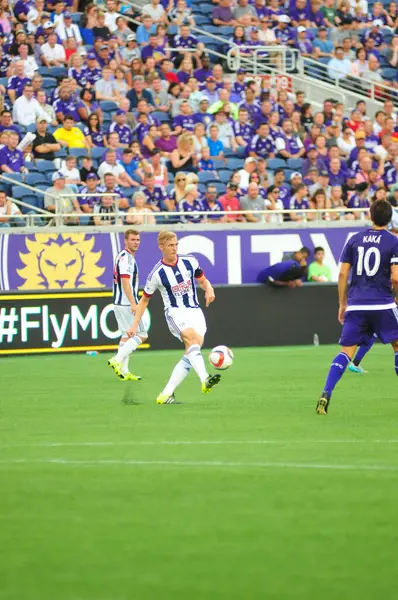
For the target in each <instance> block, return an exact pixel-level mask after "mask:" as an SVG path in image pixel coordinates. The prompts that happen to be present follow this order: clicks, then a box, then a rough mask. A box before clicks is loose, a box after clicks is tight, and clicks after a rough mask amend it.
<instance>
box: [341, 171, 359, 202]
mask: <svg viewBox="0 0 398 600" xmlns="http://www.w3.org/2000/svg"><path fill="white" fill-rule="evenodd" d="M355 180H356V173H355V171H352V170H351V169H349V170H348V171H347V172H346V178H345V182H344V185H343V200H344V204H347V202H348V201H349V200H350V199H351V197H352V196H353V195H354V194H355V192H356V186H357V184H356V181H355Z"/></svg>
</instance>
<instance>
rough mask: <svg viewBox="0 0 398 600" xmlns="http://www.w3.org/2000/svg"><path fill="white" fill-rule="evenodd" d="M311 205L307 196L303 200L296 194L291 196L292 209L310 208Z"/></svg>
mask: <svg viewBox="0 0 398 600" xmlns="http://www.w3.org/2000/svg"><path fill="white" fill-rule="evenodd" d="M309 207H310V205H309V202H308V200H306V199H305V198H303V200H302V201H301V202H299V200H298V198H297V197H296V196H292V197H291V198H290V210H308V209H309Z"/></svg>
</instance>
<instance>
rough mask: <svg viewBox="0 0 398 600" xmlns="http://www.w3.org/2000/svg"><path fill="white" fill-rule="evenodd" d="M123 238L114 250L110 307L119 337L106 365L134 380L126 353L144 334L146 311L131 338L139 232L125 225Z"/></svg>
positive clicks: (142, 339)
mask: <svg viewBox="0 0 398 600" xmlns="http://www.w3.org/2000/svg"><path fill="white" fill-rule="evenodd" d="M124 241H125V245H126V247H125V248H124V250H121V251H120V252H119V254H117V256H116V257H115V262H114V266H113V305H114V306H113V310H114V312H115V317H116V321H117V324H118V326H119V330H120V332H121V334H122V337H121V339H120V342H119V350H118V353H117V354H116V356H114V357H113V358H111V359H110V360H108V365H109V366H110V367H112V369H113V370H114V371H115V373H116V375H118V376H119V377H120V379H122V380H123V381H138V380H139V379H141V377H139V376H138V375H133V373H130V372H129V357H130V354H131V353H132V352H135V350H137V348H138V346H139V345H140V344H142V343H143V342H145V340H146V339H147V337H148V327H149V318H148V314H147V313H144V314H142V317H141V318H140V321H139V323H138V325H137V328H136V333H135V335H134V336H133V337H132V338H130V337H129V336H128V334H127V331H128V329H130V327H131V325H132V324H133V322H134V314H135V311H136V310H137V305H138V267H137V263H136V260H135V255H136V252H137V251H138V248H139V247H140V232H139V231H136V230H135V229H127V231H125V233H124Z"/></svg>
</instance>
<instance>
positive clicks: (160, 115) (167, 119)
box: [152, 110, 171, 123]
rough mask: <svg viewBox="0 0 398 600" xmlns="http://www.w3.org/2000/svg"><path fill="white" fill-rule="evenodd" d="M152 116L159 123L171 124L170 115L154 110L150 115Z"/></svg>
mask: <svg viewBox="0 0 398 600" xmlns="http://www.w3.org/2000/svg"><path fill="white" fill-rule="evenodd" d="M152 116H153V117H154V118H155V119H157V120H158V121H160V122H161V123H171V119H170V115H169V114H168V113H164V112H162V111H160V110H156V111H154V112H153V113H152Z"/></svg>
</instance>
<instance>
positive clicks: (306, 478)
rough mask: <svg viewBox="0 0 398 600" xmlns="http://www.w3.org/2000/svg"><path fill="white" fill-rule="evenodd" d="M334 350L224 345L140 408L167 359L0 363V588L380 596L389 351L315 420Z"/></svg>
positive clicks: (87, 593) (75, 595)
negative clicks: (121, 376)
mask: <svg viewBox="0 0 398 600" xmlns="http://www.w3.org/2000/svg"><path fill="white" fill-rule="evenodd" d="M335 353H336V347H331V346H326V347H322V346H321V347H304V348H257V349H254V348H247V349H237V350H235V363H234V366H233V368H232V369H231V370H230V371H228V372H226V373H225V374H224V375H223V379H222V382H221V384H220V385H219V386H218V387H217V388H215V389H214V390H213V392H212V393H211V394H209V395H208V396H202V395H201V394H200V391H199V390H200V386H199V383H198V380H197V378H196V376H195V375H194V374H191V375H190V376H189V378H188V379H187V380H186V382H185V383H184V384H183V385H182V386H181V388H180V389H179V390H178V396H177V398H178V399H180V400H183V401H184V404H183V405H181V406H173V405H171V406H156V405H155V402H154V399H155V397H156V395H157V394H158V392H159V391H160V390H161V388H162V385H163V383H164V382H165V380H166V379H167V377H168V375H169V373H170V371H171V368H172V367H173V365H174V364H175V362H176V360H177V359H178V357H179V356H180V354H181V353H176V352H161V353H155V352H146V351H142V352H139V353H137V354H136V356H134V357H133V359H132V360H131V363H130V365H131V369H132V370H134V371H135V372H137V373H139V374H141V375H142V376H143V377H144V380H143V381H142V382H140V383H122V382H120V381H119V380H117V379H116V377H115V376H114V374H113V372H112V371H111V370H110V369H109V368H108V367H107V365H106V360H107V358H108V355H105V354H104V355H103V354H101V355H100V356H97V357H86V356H84V355H75V356H52V357H48V356H45V357H27V358H3V359H1V362H0V373H1V380H0V381H1V387H0V398H1V401H0V408H1V413H0V414H1V417H0V429H1V436H0V446H1V447H0V540H1V544H0V598H1V600H5V599H6V600H187V599H188V600H202V599H203V600H204V599H206V600H290V599H295V600H301V599H306V600H308V599H309V600H312V599H314V600H315V599H317V600H318V599H321V600H335V599H336V600H337V599H338V600H348V599H349V600H377V599H378V598H382V599H383V600H390V599H391V600H393V599H394V600H395V599H396V598H397V563H396V557H397V551H398V534H397V524H396V518H397V514H398V513H397V510H398V502H397V500H398V457H397V451H398V433H397V421H398V393H397V380H396V379H397V378H396V375H395V373H394V369H393V355H392V351H391V349H390V348H385V347H382V346H380V345H377V346H376V347H374V348H373V350H372V351H371V353H370V354H369V355H368V356H367V357H366V359H365V367H366V368H368V369H369V371H370V373H369V374H367V375H366V376H357V375H354V374H350V373H347V374H346V375H345V376H344V379H343V381H342V382H341V385H340V386H339V388H338V390H337V391H336V392H335V395H334V397H333V401H332V404H331V408H330V412H329V415H328V416H327V417H319V416H317V415H315V404H316V400H317V398H318V396H319V393H320V391H321V390H322V385H323V383H324V380H325V376H326V372H327V369H328V367H329V364H330V360H331V358H332V357H333V356H334V355H335ZM206 354H207V352H206ZM126 386H128V387H127V388H126ZM126 389H128V394H127V393H126ZM124 394H126V395H128V396H129V401H130V402H134V404H129V405H126V404H122V398H123V396H124Z"/></svg>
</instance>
